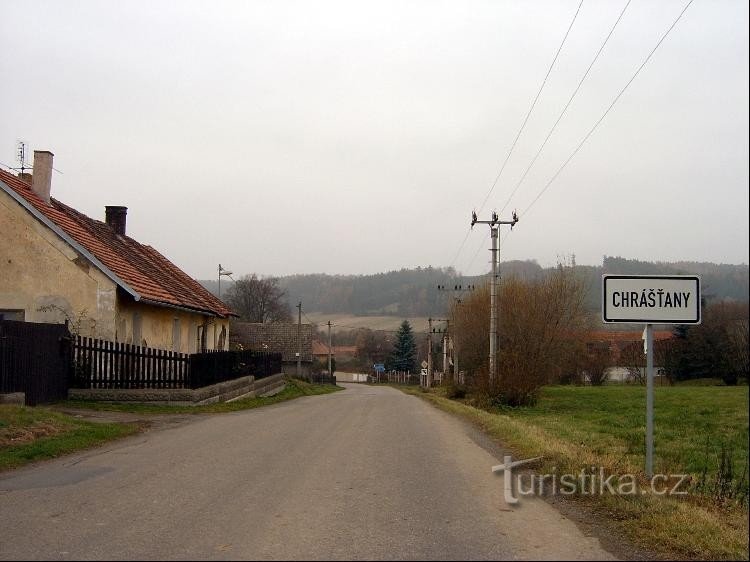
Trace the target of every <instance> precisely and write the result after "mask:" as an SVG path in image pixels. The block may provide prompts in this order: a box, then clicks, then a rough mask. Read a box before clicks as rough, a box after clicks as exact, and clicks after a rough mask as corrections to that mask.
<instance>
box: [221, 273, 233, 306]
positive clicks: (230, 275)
mask: <svg viewBox="0 0 750 562" xmlns="http://www.w3.org/2000/svg"><path fill="white" fill-rule="evenodd" d="M222 275H224V276H226V277H229V278H231V279H232V281H234V278H232V272H231V271H229V270H227V269H224V268H223V267H221V264H219V300H221V276H222Z"/></svg>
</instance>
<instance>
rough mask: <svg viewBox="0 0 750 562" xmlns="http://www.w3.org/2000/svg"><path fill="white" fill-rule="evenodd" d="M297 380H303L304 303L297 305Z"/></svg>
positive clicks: (300, 302)
mask: <svg viewBox="0 0 750 562" xmlns="http://www.w3.org/2000/svg"><path fill="white" fill-rule="evenodd" d="M310 376H312V372H311V373H310ZM297 378H298V379H301V378H302V301H299V304H298V305H297ZM310 382H312V380H311V381H310Z"/></svg>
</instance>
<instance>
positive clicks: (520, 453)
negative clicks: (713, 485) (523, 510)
mask: <svg viewBox="0 0 750 562" xmlns="http://www.w3.org/2000/svg"><path fill="white" fill-rule="evenodd" d="M400 388H401V390H403V391H404V392H406V393H409V394H414V395H416V396H419V397H421V398H423V399H425V400H427V401H429V402H431V403H432V404H434V405H435V406H437V407H438V408H440V409H442V410H445V411H447V412H450V413H453V414H457V415H459V416H461V417H463V418H465V419H467V420H469V421H470V422H472V423H474V424H475V425H477V426H478V427H479V428H481V429H482V430H483V431H485V432H486V433H487V434H489V435H490V436H492V437H494V438H496V439H498V440H499V441H500V442H502V444H503V445H504V446H506V447H507V448H509V449H511V450H512V451H513V452H514V454H515V455H514V456H516V457H520V458H529V457H536V456H541V457H543V461H542V462H541V465H540V466H539V468H538V472H539V473H552V472H553V469H556V471H557V474H563V473H571V474H578V473H579V472H580V470H581V469H582V468H585V467H590V466H595V467H597V468H598V467H603V468H604V469H605V471H606V472H607V473H608V474H634V475H636V476H638V477H639V480H641V481H645V476H644V475H643V448H644V446H643V439H644V437H643V436H644V426H645V390H644V389H643V388H641V387H600V388H591V387H584V388H581V387H550V388H546V389H544V391H543V393H542V396H541V398H540V400H539V402H538V404H537V405H536V406H535V407H533V408H518V409H506V410H493V411H486V410H482V409H478V408H475V407H473V406H471V405H469V404H467V403H465V402H459V401H454V400H449V399H447V398H445V397H444V396H441V395H440V390H439V389H438V390H437V391H433V392H423V391H421V390H419V389H418V388H414V387H400ZM655 404H656V405H655V412H656V415H655V443H656V465H655V472H657V473H660V472H662V473H665V474H678V473H689V474H691V475H692V477H693V483H694V484H695V483H697V482H699V481H700V479H701V474H705V473H706V472H708V473H709V475H710V474H711V473H712V472H715V470H716V467H717V465H718V464H719V463H720V461H719V460H718V459H717V458H716V456H715V455H716V453H717V449H718V447H719V445H718V443H721V444H722V445H721V447H722V448H723V449H724V450H725V451H726V450H729V451H733V452H734V453H735V454H734V462H733V465H736V466H737V467H738V469H739V470H740V472H742V464H743V463H744V470H745V471H746V470H747V454H748V453H747V451H748V391H747V388H746V387H745V388H742V387H740V388H731V387H727V388H718V387H714V388H699V387H692V388H691V387H683V388H669V387H665V388H657V389H656V397H655ZM707 464H708V465H710V467H707V466H706V465H707ZM736 474H739V473H736ZM746 482H747V481H746V480H745V484H744V485H745V486H746V485H747V484H746ZM575 499H576V501H580V502H584V503H585V504H587V506H588V507H589V508H590V509H591V510H592V512H593V513H594V514H595V515H596V516H598V517H600V518H602V519H603V520H606V521H609V522H610V523H611V525H612V526H614V527H615V528H616V529H617V530H619V531H621V532H623V533H624V534H625V535H626V536H628V537H629V538H630V539H631V540H633V542H634V543H636V544H638V545H640V546H642V547H644V548H647V549H648V550H650V551H652V552H658V553H661V554H663V555H664V556H667V557H674V558H681V559H714V560H718V559H730V560H734V559H745V560H747V559H748V511H747V504H745V505H744V506H742V505H737V504H734V503H731V502H725V503H723V504H720V503H717V502H716V501H715V499H714V498H712V497H710V496H708V495H705V494H702V493H700V491H696V490H692V492H691V494H690V495H689V496H687V497H667V496H655V495H652V494H646V495H637V496H617V495H606V494H605V495H589V496H577V497H576V498H575Z"/></svg>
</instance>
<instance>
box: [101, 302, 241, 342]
mask: <svg viewBox="0 0 750 562" xmlns="http://www.w3.org/2000/svg"><path fill="white" fill-rule="evenodd" d="M138 322H140V339H138V331H139V328H138V326H137V324H138ZM116 324H117V339H118V341H121V342H125V343H132V344H135V345H145V346H147V347H155V348H157V349H168V350H170V351H179V352H181V353H195V352H196V351H197V350H198V334H199V331H200V329H199V326H203V329H204V330H206V348H207V349H218V344H219V339H220V334H221V329H222V327H223V328H224V329H225V330H226V337H225V342H224V346H223V348H222V349H229V343H228V342H229V321H228V320H226V319H221V318H215V317H212V316H207V315H203V314H198V313H194V312H188V311H184V310H179V309H175V308H170V307H163V306H155V305H151V304H144V303H140V302H135V301H133V300H132V299H130V298H129V297H127V296H123V297H120V298H119V299H118V306H117V321H116Z"/></svg>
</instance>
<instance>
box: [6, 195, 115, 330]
mask: <svg viewBox="0 0 750 562" xmlns="http://www.w3.org/2000/svg"><path fill="white" fill-rule="evenodd" d="M0 225H2V229H1V231H0V310H22V311H23V320H26V321H27V322H51V323H62V322H64V321H65V319H66V315H67V316H68V317H69V318H70V319H71V321H72V322H73V323H75V322H77V321H79V320H80V333H81V335H85V336H92V337H98V338H103V339H114V337H115V309H116V294H117V292H116V285H115V284H114V283H113V282H112V281H111V280H110V279H109V278H107V277H106V276H105V275H104V274H103V273H101V272H100V271H99V270H98V269H97V268H95V267H93V266H91V265H90V264H89V262H88V261H87V260H85V259H84V258H83V257H81V256H80V255H79V254H78V253H77V252H76V251H75V250H73V248H71V247H70V246H69V245H68V244H67V243H65V242H64V241H62V240H61V239H60V238H59V237H58V236H57V235H56V234H55V233H54V232H52V231H51V230H49V229H48V228H47V227H46V226H44V225H43V224H41V223H40V222H39V221H37V220H36V219H35V218H34V217H33V216H32V215H31V214H29V213H28V212H27V211H26V210H25V209H24V208H23V207H21V206H20V205H19V204H18V203H17V202H16V201H15V200H13V199H12V198H10V197H9V196H8V194H7V193H5V192H4V191H0Z"/></svg>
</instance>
